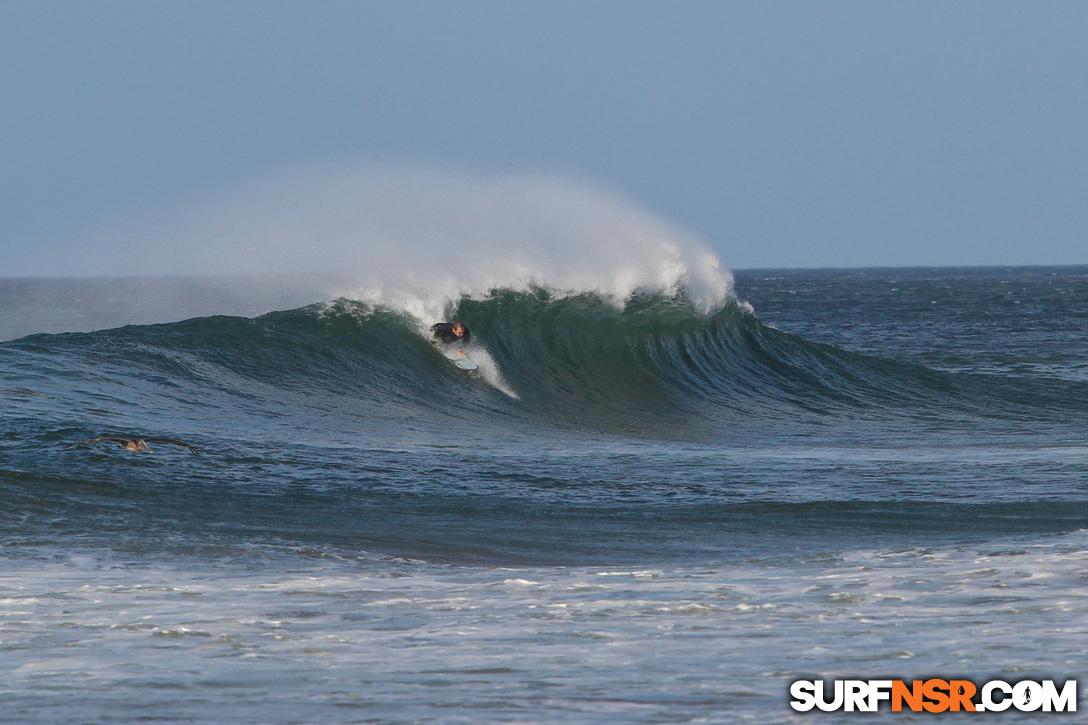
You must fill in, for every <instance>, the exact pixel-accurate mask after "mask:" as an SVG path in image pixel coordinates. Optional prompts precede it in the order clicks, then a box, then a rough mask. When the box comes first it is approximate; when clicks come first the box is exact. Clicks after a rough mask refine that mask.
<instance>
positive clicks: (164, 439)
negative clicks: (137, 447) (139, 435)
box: [144, 438, 200, 453]
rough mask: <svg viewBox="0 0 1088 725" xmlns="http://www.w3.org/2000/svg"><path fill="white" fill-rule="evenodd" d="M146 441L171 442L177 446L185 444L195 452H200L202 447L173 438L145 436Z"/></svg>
mask: <svg viewBox="0 0 1088 725" xmlns="http://www.w3.org/2000/svg"><path fill="white" fill-rule="evenodd" d="M144 442H145V443H171V444H173V445H175V446H184V447H185V448H188V449H189V450H190V451H192V452H193V453H200V449H199V448H197V447H196V446H191V445H189V444H188V443H186V442H184V441H176V440H174V439H173V438H144Z"/></svg>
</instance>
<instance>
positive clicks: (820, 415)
mask: <svg viewBox="0 0 1088 725" xmlns="http://www.w3.org/2000/svg"><path fill="white" fill-rule="evenodd" d="M447 314H448V315H449V316H450V317H457V318H459V319H462V320H464V321H465V322H466V323H467V324H468V325H469V327H470V328H471V330H472V332H473V343H472V345H471V346H470V348H469V350H468V352H469V355H470V356H474V357H476V358H477V359H479V360H481V361H486V362H487V363H488V365H487V366H486V367H485V368H484V369H483V370H482V374H481V372H479V371H478V372H476V373H465V372H463V371H461V370H458V369H457V368H455V367H454V366H452V365H450V364H449V363H448V362H447V361H446V359H445V358H444V357H443V356H442V355H441V353H440V351H439V350H437V349H436V348H435V347H434V346H433V345H432V344H431V343H430V341H429V339H428V333H427V329H426V328H427V325H428V324H429V323H430V322H432V320H421V319H419V318H418V317H415V316H413V315H412V314H409V313H407V312H403V311H398V310H395V309H391V308H389V307H385V306H380V305H379V306H374V305H371V304H367V303H364V302H359V301H352V300H348V299H339V300H336V301H333V302H330V303H322V304H316V305H310V306H307V307H303V308H299V309H294V310H286V311H280V312H274V313H270V314H266V315H262V316H260V317H256V318H242V317H225V316H213V317H203V318H195V319H191V320H187V321H182V322H177V323H169V324H161V325H145V326H127V327H122V328H118V329H113V330H104V331H98V332H93V333H71V334H62V335H36V336H31V337H27V338H24V339H22V340H18V341H13V342H9V343H5V344H4V350H5V351H6V352H7V354H8V355H9V356H12V357H11V364H12V365H15V366H16V367H17V366H18V365H19V364H20V362H21V363H22V364H23V365H24V366H25V368H26V369H28V370H29V369H34V370H36V371H42V370H49V371H51V372H50V374H51V375H52V376H53V377H54V378H57V379H59V380H60V382H58V380H54V381H53V382H51V383H50V385H51V386H54V387H55V386H57V385H60V386H61V387H63V380H64V379H68V380H69V381H70V382H71V383H72V384H73V385H75V386H76V387H77V388H78V391H81V392H82V393H83V394H84V397H85V394H86V393H87V392H88V391H93V392H94V394H95V395H96V396H97V399H98V400H100V401H107V403H108V402H109V401H113V403H114V406H113V408H114V409H115V410H122V409H123V410H131V409H132V407H133V406H135V405H137V404H143V405H155V404H163V402H164V401H168V404H169V405H171V406H175V407H177V406H181V407H186V406H188V407H191V408H192V407H195V408H199V407H200V406H201V405H209V406H215V407H218V408H222V407H224V406H228V407H230V406H233V408H234V409H235V410H236V411H247V410H248V411H251V412H252V414H254V415H262V416H268V415H271V416H283V417H286V418H290V417H291V416H293V415H296V414H297V412H298V410H300V409H310V410H314V411H323V412H325V413H327V414H329V415H339V416H342V417H343V418H344V419H348V420H354V421H360V422H361V421H368V423H369V424H374V422H375V421H380V422H381V424H382V426H393V427H394V428H397V429H398V430H403V429H405V427H408V428H412V429H420V428H426V427H427V426H428V425H438V426H461V427H464V428H465V429H470V428H471V427H472V426H485V427H487V426H491V427H494V426H503V427H509V426H511V425H513V427H514V428H517V427H519V426H520V427H522V428H525V429H527V430H540V429H547V428H558V429H563V430H570V429H578V430H587V429H588V430H593V431H601V432H605V433H619V434H635V435H647V436H651V437H661V436H664V437H668V438H685V437H690V438H692V439H693V440H698V439H704V438H706V437H712V438H714V439H716V440H721V439H722V438H723V437H728V436H729V435H730V434H731V433H730V431H733V434H736V429H737V428H738V427H742V426H756V425H758V426H764V427H766V426H774V425H787V424H788V425H793V426H797V428H796V430H795V432H796V431H801V430H803V429H804V426H809V427H810V429H811V428H812V427H815V428H821V427H823V428H826V427H827V426H829V425H839V426H850V425H851V424H852V423H853V422H854V421H857V420H859V419H862V418H865V419H868V420H869V421H870V422H874V421H880V422H882V423H883V424H885V425H894V424H895V422H896V421H901V420H910V421H912V423H913V424H914V425H917V423H918V422H919V421H922V422H923V423H924V421H926V420H927V419H933V420H934V421H936V420H938V419H940V420H945V421H947V420H949V419H956V420H957V421H958V422H963V421H964V420H965V419H968V418H972V419H976V420H978V421H986V420H989V421H997V422H998V423H1000V425H999V426H998V428H1001V427H1002V426H1004V428H1007V429H1015V426H1016V425H1018V424H1020V423H1022V422H1023V421H1032V422H1033V424H1036V425H1038V424H1040V421H1042V424H1044V425H1045V424H1046V421H1047V420H1050V419H1054V418H1056V417H1059V416H1062V415H1065V416H1068V415H1073V416H1077V417H1083V415H1084V413H1083V411H1084V410H1085V409H1086V408H1088V406H1086V405H1085V403H1086V401H1088V391H1086V386H1085V385H1083V384H1080V383H1076V382H1068V381H1066V382H1061V381H1058V382H1055V381H1052V380H1051V381H1033V380H1029V379H1010V378H1007V377H1001V376H987V375H974V374H965V373H951V372H941V371H935V370H932V369H928V368H926V367H923V366H920V365H916V364H910V363H904V362H899V361H895V360H889V359H885V358H880V357H873V356H869V355H862V354H857V353H852V352H849V351H846V350H842V349H839V348H836V347H834V346H831V345H826V344H817V343H812V342H809V341H806V340H804V339H802V338H799V337H796V336H794V335H790V334H787V333H784V332H781V331H778V330H776V329H774V328H772V327H769V326H767V325H765V324H763V323H762V322H761V321H760V320H759V319H758V317H757V316H756V315H755V314H754V313H753V312H752V310H751V308H749V307H747V306H746V305H744V304H743V303H740V302H736V301H734V302H728V303H726V304H724V305H723V306H722V307H720V308H719V309H717V310H716V311H713V312H710V313H707V312H705V311H704V310H702V309H701V308H700V307H699V305H698V304H697V303H695V302H693V301H692V300H691V299H690V298H689V297H688V296H687V295H686V294H685V293H684V291H683V290H682V289H681V290H677V291H673V292H669V293H656V294H649V293H641V294H633V295H631V296H630V297H628V298H627V300H626V302H625V303H624V304H622V305H616V304H615V302H614V300H612V299H609V298H608V297H607V296H605V295H601V294H596V293H580V294H571V293H567V292H555V291H549V290H545V289H541V288H536V289H533V290H530V291H519V290H509V289H499V290H492V291H491V292H490V293H488V294H486V295H483V296H480V297H464V298H462V299H461V300H460V301H458V302H456V303H454V304H451V305H450V306H449V307H448V309H447ZM1059 388H1060V389H1059ZM76 397H79V396H78V393H76ZM228 401H229V402H228ZM83 404H84V405H86V400H84V401H83ZM870 427H872V426H870ZM958 428H959V429H962V430H970V426H966V427H965V426H958ZM883 433H886V430H884V431H877V433H874V435H875V434H883Z"/></svg>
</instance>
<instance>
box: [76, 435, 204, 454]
mask: <svg viewBox="0 0 1088 725" xmlns="http://www.w3.org/2000/svg"><path fill="white" fill-rule="evenodd" d="M98 441H114V442H115V443H117V444H119V445H120V446H121V447H122V448H124V449H125V450H126V451H147V452H148V453H150V452H151V448H150V447H149V446H148V445H147V444H148V443H149V442H150V443H171V444H173V445H175V446H184V447H185V448H188V449H189V450H190V451H192V452H193V453H200V449H199V448H197V447H195V446H191V445H189V444H188V443H184V442H182V441H176V440H174V439H173V438H118V437H117V436H99V437H97V438H91V439H90V440H86V441H80V442H79V443H73V444H72V445H70V446H68V447H69V448H75V447H76V446H82V445H85V444H87V443H97V442H98Z"/></svg>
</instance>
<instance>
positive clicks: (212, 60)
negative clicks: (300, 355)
mask: <svg viewBox="0 0 1088 725" xmlns="http://www.w3.org/2000/svg"><path fill="white" fill-rule="evenodd" d="M1085 38H1088V4H1086V3H1002V2H940V3H927V2H902V3H896V2H882V3H871V2H827V3H810V2H796V3H795V2H768V3H751V2H687V3H680V2H653V3H649V2H541V3H529V2H517V3H508V2H388V3H378V2H320V3H319V2H290V3H289V2H268V1H265V2H233V3H232V2H193V1H190V2H154V3H148V2H59V3H58V2H54V3H44V2H11V1H3V0H0V104H2V106H3V108H4V109H5V111H4V113H3V114H2V115H0V162H2V168H3V175H2V178H0V276H15V275H22V274H49V273H51V272H52V271H53V270H54V269H56V270H64V269H65V267H64V265H63V264H61V262H60V260H59V258H60V257H62V256H63V255H64V252H65V244H66V243H67V242H66V241H65V240H69V239H71V240H76V239H78V238H79V237H80V235H81V233H82V232H83V231H85V230H86V229H88V228H90V227H93V226H94V225H95V224H96V223H98V222H99V220H101V219H103V218H109V217H114V216H117V215H124V214H127V213H132V214H139V213H141V210H143V209H146V208H153V207H155V206H156V205H161V204H164V203H174V202H177V201H179V200H185V199H189V198H195V197H207V196H209V195H215V194H216V193H217V192H218V191H220V190H223V191H224V192H225V190H229V189H231V188H233V187H235V186H237V185H240V184H244V183H245V182H246V180H248V179H252V178H253V177H255V176H260V175H261V174H268V173H273V172H277V171H281V170H286V169H292V168H306V167H307V166H310V165H321V164H328V163H360V164H365V163H370V162H380V163H411V164H423V165H429V166H433V167H436V168H441V169H447V170H453V171H458V172H461V171H464V172H471V173H479V174H484V175H498V176H501V175H502V174H517V173H530V174H556V175H560V176H570V177H574V178H579V179H587V180H591V181H593V182H594V183H598V184H600V185H603V186H605V187H607V188H609V189H612V190H614V191H616V192H618V193H620V194H622V195H624V196H626V197H627V198H629V199H631V200H633V201H634V202H635V203H636V204H637V205H639V206H640V207H641V208H643V209H646V210H648V211H650V212H652V213H653V214H655V215H657V216H659V217H661V218H662V219H665V220H667V221H668V222H669V223H671V224H675V225H678V226H679V227H682V228H684V229H687V230H691V231H692V232H694V233H696V234H698V235H700V236H702V237H703V238H704V239H706V240H708V242H709V244H710V246H711V247H712V248H713V249H714V250H715V251H716V252H717V253H718V254H720V256H721V258H722V259H723V261H724V262H725V263H726V264H727V265H728V266H729V267H731V268H734V269H738V268H749V267H812V266H838V267H842V266H873V265H960V264H1036V263H1041V264H1078V263H1081V264H1083V263H1088V203H1086V202H1088V141H1086V131H1088V122H1086V119H1088V42H1085ZM76 243H77V242H76V241H72V242H71V244H76ZM102 251H103V254H108V253H111V250H108V249H103V250H102Z"/></svg>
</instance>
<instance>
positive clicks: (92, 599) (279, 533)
mask: <svg viewBox="0 0 1088 725" xmlns="http://www.w3.org/2000/svg"><path fill="white" fill-rule="evenodd" d="M95 234H98V235H100V236H101V238H102V239H107V238H108V239H115V240H117V239H119V240H122V241H123V242H124V243H125V244H143V245H144V246H145V247H146V248H147V250H148V254H145V255H141V257H140V259H139V260H138V261H135V262H133V264H134V265H136V266H135V267H134V268H133V269H131V270H128V272H129V274H127V275H126V276H121V277H117V276H110V277H106V276H100V277H83V278H56V279H0V399H2V400H3V405H2V407H0V535H2V538H0V541H2V544H3V546H2V547H0V652H2V656H0V694H2V698H3V703H4V706H3V709H4V717H5V719H10V720H11V721H13V722H28V723H36V722H41V723H45V722H96V723H128V722H133V721H137V720H147V719H153V720H157V721H162V722H217V723H218V722H223V723H285V724H286V723H354V722H367V723H422V722H427V723H431V722H435V723H479V722H496V723H525V722H557V723H558V722H563V723H571V722H573V723H582V722H584V723H602V722H604V723H658V722H720V723H730V722H743V721H749V722H758V723H775V722H805V721H808V720H810V719H811V718H812V717H813V715H812V714H802V713H797V712H795V711H793V710H792V709H791V707H790V705H789V694H788V692H789V684H790V683H791V682H792V681H794V680H798V679H816V678H827V679H834V678H858V677H861V678H873V679H876V678H887V679H905V680H911V679H924V678H928V677H946V678H948V677H956V678H967V679H971V680H973V681H975V682H985V681H987V680H990V679H995V678H1001V679H1005V680H1008V681H1017V680H1022V679H1030V678H1034V679H1043V678H1047V679H1058V680H1064V679H1069V678H1077V677H1083V673H1082V670H1083V666H1084V660H1083V642H1084V637H1085V635H1086V630H1088V597H1086V596H1085V594H1084V591H1083V584H1084V570H1085V564H1086V561H1088V535H1086V528H1088V455H1086V454H1088V443H1086V441H1085V434H1084V431H1085V430H1086V429H1088V425H1086V424H1088V362H1086V361H1088V334H1085V333H1086V332H1088V312H1086V310H1088V268H1085V267H1055V268H1042V267H1037V268H971V269H869V270H741V271H734V272H733V273H730V272H729V271H728V270H727V269H726V268H725V266H724V265H723V264H722V263H721V261H720V260H718V258H717V257H716V255H714V254H713V253H712V252H711V251H710V250H709V246H708V245H707V244H706V243H705V242H704V241H702V240H700V239H698V238H697V237H696V236H694V235H690V234H688V233H686V232H684V231H682V230H678V229H676V228H675V227H673V226H672V225H669V224H666V223H664V222H661V221H660V220H657V219H656V218H654V217H652V215H649V214H647V213H646V212H644V211H642V210H640V209H639V208H637V206H636V205H634V204H633V203H632V202H630V201H627V200H625V199H623V198H621V197H619V196H617V195H615V194H613V193H611V192H608V191H607V190H602V189H599V188H596V187H594V186H592V185H587V184H584V183H581V182H570V181H569V180H562V181H560V180H556V179H552V178H520V177H519V178H515V179H496V178H486V177H473V176H467V175H451V174H437V175H436V174H433V173H426V174H422V173H419V172H416V171H404V170H403V169H400V170H388V169H387V170H382V171H380V172H373V171H365V172H362V171H359V170H357V169H332V170H329V169H323V170H321V171H320V173H318V172H312V171H311V172H306V173H292V174H286V175H279V176H275V177H272V178H266V179H263V180H259V181H257V182H254V183H253V184H252V185H250V186H248V187H245V188H242V189H240V190H236V191H234V192H232V193H231V194H225V195H224V194H217V195H214V198H212V199H211V200H210V201H208V202H200V203H196V204H195V205H191V206H187V207H185V208H184V209H183V210H172V211H171V210H166V211H160V212H156V213H155V214H153V215H149V216H148V217H146V218H141V219H137V220H132V219H129V220H125V221H124V223H123V224H122V223H121V222H117V221H114V222H110V223H109V224H108V225H107V226H106V227H104V228H103V229H101V230H99V231H97V232H95ZM125 240H127V241H125ZM71 263H72V264H73V265H74V266H75V267H80V268H83V269H84V270H90V271H92V272H95V273H99V272H97V270H96V268H95V267H94V266H93V264H94V262H93V260H92V259H91V258H90V257H87V258H84V259H78V258H77V259H73V260H72V262H71ZM168 271H169V272H171V273H173V274H174V275H175V276H172V277H169V278H164V277H162V276H161V275H162V274H164V273H166V272H168ZM179 275H181V276H179ZM453 318H457V319H461V320H463V321H465V323H466V324H468V326H469V327H470V328H471V330H472V337H473V342H472V345H471V346H470V348H469V350H468V352H469V354H470V355H471V356H474V357H476V358H477V359H479V360H480V361H483V362H485V363H486V364H485V365H484V366H483V367H482V371H481V372H480V373H465V372H464V371H461V370H459V369H457V368H455V367H454V366H452V365H450V364H449V362H448V361H447V360H446V359H445V358H444V357H443V356H442V355H441V353H440V352H439V351H438V350H436V349H435V347H434V346H433V345H432V344H431V342H430V341H429V340H428V335H427V326H428V325H429V324H431V323H433V322H435V321H438V320H443V319H453ZM98 435H121V436H136V435H140V436H145V437H147V436H150V437H166V438H178V439H181V440H184V441H186V442H189V443H192V444H194V445H196V446H198V447H199V448H201V449H202V451H203V453H201V454H199V455H197V454H193V453H190V452H189V451H188V450H186V449H184V448H180V447H175V446H168V445H162V446H155V445H153V446H152V447H153V449H154V452H153V453H133V452H128V451H124V450H121V449H120V448H118V447H114V446H107V445H105V444H94V445H85V446H76V447H72V444H73V443H77V442H79V441H83V440H86V439H88V438H91V437H94V436H98ZM820 717H821V719H822V720H825V721H828V722H847V721H852V720H854V719H856V718H857V717H859V715H858V714H857V713H839V714H829V715H822V716H820ZM864 717H866V718H867V719H875V720H880V721H884V720H895V721H902V722H916V721H920V720H921V719H923V718H922V717H921V716H915V715H911V714H909V713H891V712H889V711H884V712H881V713H878V714H875V715H865V716H864ZM1004 717H1005V719H1010V720H1014V721H1015V720H1017V718H1018V717H1019V718H1021V719H1022V720H1023V721H1030V720H1031V717H1030V715H1028V714H1025V715H1017V714H1016V713H1015V712H1009V713H1006V714H1005V716H1004ZM1058 717H1061V716H1058Z"/></svg>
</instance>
